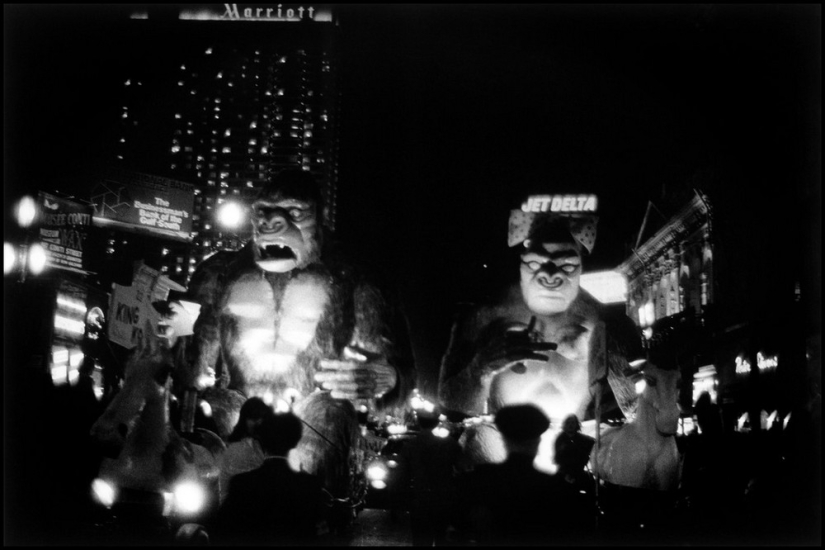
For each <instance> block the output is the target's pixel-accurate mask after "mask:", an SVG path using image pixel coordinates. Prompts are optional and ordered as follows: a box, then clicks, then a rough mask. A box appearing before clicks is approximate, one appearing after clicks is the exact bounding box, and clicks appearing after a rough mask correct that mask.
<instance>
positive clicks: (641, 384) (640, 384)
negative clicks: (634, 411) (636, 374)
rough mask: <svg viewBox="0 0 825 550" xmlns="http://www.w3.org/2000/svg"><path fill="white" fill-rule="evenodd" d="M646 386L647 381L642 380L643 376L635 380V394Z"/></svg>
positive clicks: (640, 392) (639, 392)
mask: <svg viewBox="0 0 825 550" xmlns="http://www.w3.org/2000/svg"><path fill="white" fill-rule="evenodd" d="M646 387H647V382H645V381H644V378H643V379H641V380H639V381H638V382H636V395H641V394H642V392H643V391H645V388H646Z"/></svg>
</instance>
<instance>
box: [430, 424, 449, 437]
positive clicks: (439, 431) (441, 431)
mask: <svg viewBox="0 0 825 550" xmlns="http://www.w3.org/2000/svg"><path fill="white" fill-rule="evenodd" d="M433 435H434V436H436V437H447V436H449V435H450V430H448V429H447V428H445V427H444V426H438V427H437V428H433Z"/></svg>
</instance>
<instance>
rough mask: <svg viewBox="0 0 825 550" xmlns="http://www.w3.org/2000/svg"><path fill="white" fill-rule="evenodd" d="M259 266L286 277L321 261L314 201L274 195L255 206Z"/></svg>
mask: <svg viewBox="0 0 825 550" xmlns="http://www.w3.org/2000/svg"><path fill="white" fill-rule="evenodd" d="M252 238H253V240H254V242H255V245H254V246H253V251H254V255H255V262H256V263H257V264H258V265H259V266H260V267H261V269H264V270H266V271H272V272H275V273H286V272H288V271H291V270H293V269H296V268H299V269H300V268H304V267H306V266H308V265H310V264H311V263H313V262H315V261H316V260H317V259H318V255H319V253H320V246H319V242H318V214H317V205H316V204H315V202H314V201H306V200H300V199H295V198H291V197H283V196H277V195H270V196H266V197H261V198H258V199H257V200H256V201H255V202H254V203H252Z"/></svg>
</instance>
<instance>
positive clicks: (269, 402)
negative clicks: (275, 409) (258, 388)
mask: <svg viewBox="0 0 825 550" xmlns="http://www.w3.org/2000/svg"><path fill="white" fill-rule="evenodd" d="M261 399H263V400H264V403H266V404H267V405H272V402H273V401H274V400H275V396H274V395H273V394H272V392H271V391H269V390H266V392H265V393H264V394H263V396H261Z"/></svg>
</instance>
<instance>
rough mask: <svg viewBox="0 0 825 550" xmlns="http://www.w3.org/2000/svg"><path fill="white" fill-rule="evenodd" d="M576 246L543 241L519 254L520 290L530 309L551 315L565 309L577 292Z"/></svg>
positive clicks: (579, 269) (579, 267) (579, 265)
mask: <svg viewBox="0 0 825 550" xmlns="http://www.w3.org/2000/svg"><path fill="white" fill-rule="evenodd" d="M580 250H581V249H580V247H579V246H578V245H577V244H575V243H572V242H561V243H554V242H547V243H542V244H541V245H540V246H532V247H530V249H529V250H528V251H527V252H525V253H524V254H522V255H521V292H522V295H523V297H524V301H525V303H526V304H527V307H528V308H530V311H532V312H534V313H536V314H537V315H554V314H557V313H562V312H564V311H566V310H567V309H568V308H569V307H570V304H572V303H573V300H575V299H576V296H578V294H579V279H580V278H581V272H582V259H581V251H580Z"/></svg>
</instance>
